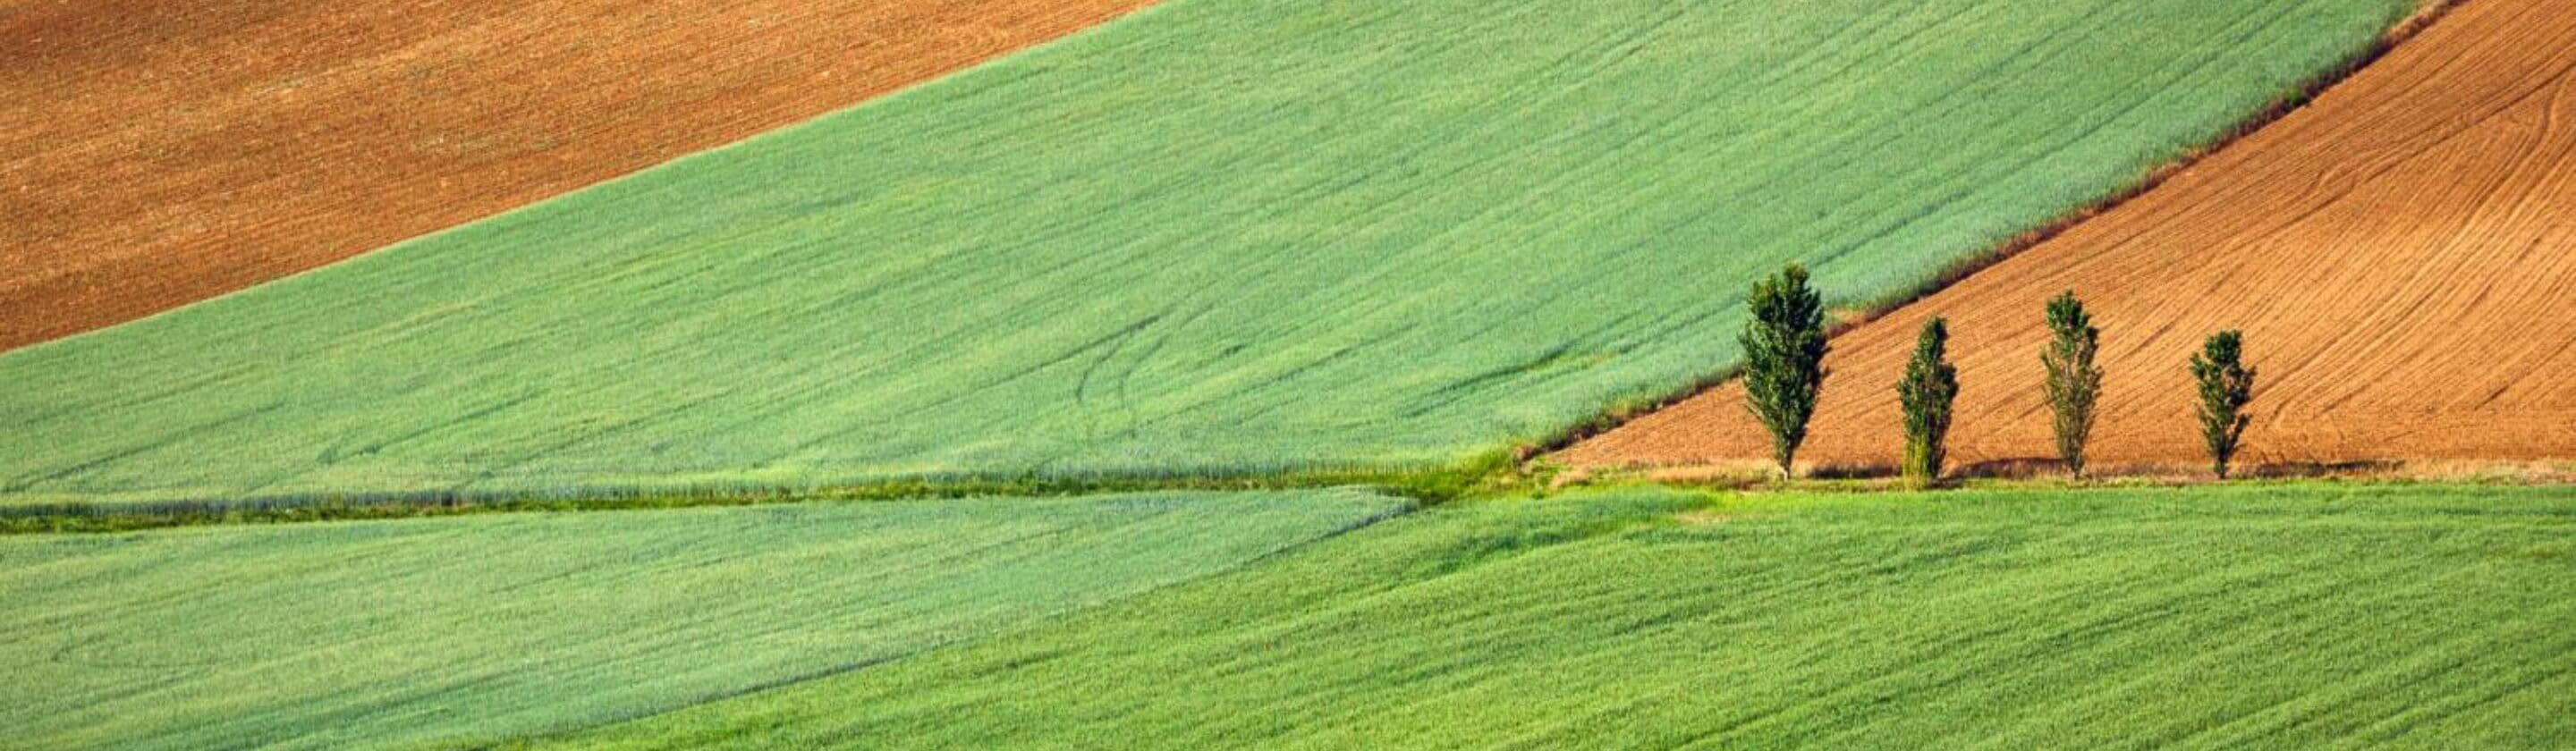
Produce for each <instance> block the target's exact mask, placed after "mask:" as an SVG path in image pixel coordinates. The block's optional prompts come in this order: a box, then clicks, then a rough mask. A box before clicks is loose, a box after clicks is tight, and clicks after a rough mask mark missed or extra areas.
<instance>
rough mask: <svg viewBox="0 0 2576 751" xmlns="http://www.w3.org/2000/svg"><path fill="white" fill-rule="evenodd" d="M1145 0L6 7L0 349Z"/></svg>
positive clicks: (780, 120) (759, 125)
mask: <svg viewBox="0 0 2576 751" xmlns="http://www.w3.org/2000/svg"><path fill="white" fill-rule="evenodd" d="M1149 2H1150V0H892V1H890V2H864V3H826V2H813V1H812V0H743V1H732V2H705V3H690V2H667V1H665V2H650V1H646V0H537V1H535V2H527V3H497V4H496V3H474V2H457V1H455V0H414V1H409V2H400V3H349V2H289V1H287V0H205V1H203V2H177V3H174V2H163V1H160V0H78V1H77V2H75V1H73V0H35V1H34V2H20V3H14V4H10V5H7V6H0V39H5V40H8V41H7V44H5V45H0V349H6V348H14V347H18V346H23V345H26V344H29V343H33V342H38V341H43V340H47V339H52V338H56V337H61V336H66V335H69V334H74V333H78V332H81V331H87V330H90V329H94V328H99V327H102V326H107V325H112V324H115V323H119V322H123V321H127V320H132V319H134V318H139V317H142V316H145V315H150V314H152V313H155V312H158V311H161V310H166V309H168V308H172V307H176V306H178V305H183V304H186V303H189V302H193V301H196V300H201V299H204V298H207V297H212V296H215V295H219V294H222V293H225V292H229V291H232V290H235V289H240V288H242V287H246V286H249V285H253V284H257V283H260V282H263V281H267V280H270V279H275V278H278V277H281V276H285V275H288V274H292V273H295V272H298V271H303V270H306V269H310V268H313V267H315V266H319V265H322V264H326V263H330V262H332V261H335V260H339V259H342V258H346V257H349V256H351V255H355V254H358V253H362V252H365V251H367V250H370V249H374V248H377V247H381V246H384V245H386V244H389V243H393V242H395V241H399V240H402V239H404V238H408V237H412V236H415V235H419V234H422V233H426V232H431V231H435V230H438V229H441V228H444V227H449V226H453V225H456V224H459V223H462V222H466V221H469V220H473V219H476V218H480V217H484V216H488V215H491V214H493V213H496V212H500V211H503V210H507V209H509V208H512V207H515V206H520V205H524V204H527V203H530V202H533V201H537V200H540V199H543V198H546V197H549V196H553V195H556V194H559V193H562V192H565V191H568V190H572V189H574V188H579V187H582V186H585V185H589V184H592V183H596V182H598V181H600V180H603V179H607V178H610V177H614V176H617V175H620V174H623V173H626V172H630V171H633V170H636V169H639V168H642V167H646V166H650V165H652V164H655V163H659V162H662V161H666V160H669V159H671V158H673V157H677V156H680V155H683V154H687V153H690V152H692V151H698V150H702V149H706V148H710V147H713V146H717V145H721V144H724V143H727V142H730V141H733V140H737V139H740V138H743V137H745V136H749V135H752V134H754V133H758V132H760V131H764V130H768V129H772V128H776V127H779V126H782V125H786V124H790V123H794V122H797V121H800V120H804V119H807V118H810V117H813V116H815V115H819V114H822V113H824V112H827V111H830V110H833V109H837V108H840V107H845V106H848V105H850V104H853V103H855V102H858V101H861V100H864V99H866V98H868V97H872V96H875V95H878V94H883V93H885V92H888V91H891V90H894V89H896V88H899V87H901V86H904V85H906V84H909V83H913V82H917V81H920V80H923V79H927V78H930V77H934V76H937V75H940V74H942V73H946V72H949V71H952V70H955V69H958V68H960V67H964V66H967V65H970V64H973V63H975V62H978V61H981V60H984V59H988V58H991V57H993V56H996V55H999V54H1003V53H1006V52H1010V51H1013V50H1016V49H1020V48H1023V47H1026V46H1029V45H1032V44H1036V43H1039V42H1043V41H1046V40H1048V39H1052V38H1055V37H1058V36H1061V35H1063V34H1066V33H1070V32H1072V31H1075V30H1078V29H1081V28H1083V27H1085V26H1088V25H1091V24H1095V23H1099V22H1102V21H1104V20H1107V19H1109V18H1112V17H1115V16H1117V15H1119V14H1121V13H1124V12H1127V11H1130V10H1133V9H1135V8H1138V7H1141V6H1143V5H1146V4H1148V3H1149Z"/></svg>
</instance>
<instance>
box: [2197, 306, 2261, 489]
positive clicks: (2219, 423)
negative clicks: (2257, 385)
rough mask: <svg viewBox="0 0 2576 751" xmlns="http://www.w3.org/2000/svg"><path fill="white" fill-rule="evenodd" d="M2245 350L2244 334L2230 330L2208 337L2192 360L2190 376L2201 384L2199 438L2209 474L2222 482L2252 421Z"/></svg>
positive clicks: (2251, 385) (2251, 387)
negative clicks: (2206, 454)
mask: <svg viewBox="0 0 2576 751" xmlns="http://www.w3.org/2000/svg"><path fill="white" fill-rule="evenodd" d="M2244 350H2245V336H2244V334H2242V333H2240V332H2238V331H2236V330H2235V329H2229V330H2226V331H2221V332H2218V333H2217V334H2215V335H2212V336H2210V337H2209V341H2208V342H2207V343H2205V344H2203V345H2201V350H2200V354H2197V355H2193V356H2192V358H2191V377H2192V380H2194V381H2198V382H2199V385H2200V436H2201V440H2202V441H2203V442H2205V443H2207V444H2208V446H2209V468H2210V471H2212V472H2215V473H2217V474H2218V479H2221V480H2224V479H2227V463H2228V462H2229V461H2230V460H2233V459H2235V458H2236V449H2237V447H2238V446H2239V445H2240V443H2239V442H2240V441H2242V440H2243V439H2244V438H2245V426H2246V425H2247V424H2249V423H2252V422H2253V421H2254V416H2253V415H2252V414H2251V413H2248V412H2246V411H2245V405H2246V404H2247V403H2249V402H2252V401H2254V369H2253V368H2249V367H2246V366H2245V360H2244V358H2245V351H2244Z"/></svg>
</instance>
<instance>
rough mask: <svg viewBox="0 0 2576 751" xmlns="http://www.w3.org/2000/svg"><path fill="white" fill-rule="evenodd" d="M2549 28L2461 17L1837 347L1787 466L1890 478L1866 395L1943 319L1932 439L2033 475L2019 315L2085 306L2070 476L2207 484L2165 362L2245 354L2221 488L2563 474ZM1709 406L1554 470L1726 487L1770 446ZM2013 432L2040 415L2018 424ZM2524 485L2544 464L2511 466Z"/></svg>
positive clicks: (2568, 446)
mask: <svg viewBox="0 0 2576 751" xmlns="http://www.w3.org/2000/svg"><path fill="white" fill-rule="evenodd" d="M2557 11H2558V9H2557V8H2556V7H2555V6H2553V5H2551V4H2548V3H2543V2H2528V1H2526V0H2479V1H2478V2H2472V3H2467V4H2464V5H2462V6H2461V7H2459V8H2457V9H2456V10H2452V11H2450V12H2448V13H2447V15H2445V16H2444V17H2443V18H2442V20H2441V21H2440V22H2439V23H2438V24H2435V25H2433V26H2431V27H2430V28H2429V29H2426V30H2425V31H2424V32H2423V33H2422V34H2421V35H2420V36H2417V37H2415V38H2414V39H2413V40H2411V41H2409V42H2407V43H2406V44H2405V45H2403V46H2402V47H2399V48H2397V49H2396V50H2395V51H2394V53H2393V54H2390V55H2388V56H2387V57H2385V58H2383V59H2381V60H2380V61H2379V62H2378V63H2376V64H2374V65H2372V66H2370V67H2369V68H2368V69H2366V70H2363V71H2361V72H2360V74H2359V75H2356V76H2353V77H2351V78H2350V79H2349V80H2348V81H2346V82H2345V83H2344V84H2343V85H2340V86H2338V87H2336V88H2335V89H2334V90H2333V91H2332V92H2330V93H2328V94H2327V95H2326V96H2324V97H2320V98H2318V99H2317V100H2316V102H2315V103H2314V104H2313V105H2312V106H2309V107H2306V108H2304V109H2302V110H2300V111H2299V112H2298V113H2297V114H2296V115H2293V116H2291V117H2289V118H2285V119H2284V120H2282V121H2281V122H2279V123H2277V124H2275V125H2273V126H2271V127H2268V128H2265V129H2263V130H2262V131H2260V132H2258V133H2254V134H2252V135H2251V136H2250V137H2248V138H2246V139H2244V140H2243V141H2241V142H2239V143H2237V144H2235V145H2233V146H2231V147H2230V148H2228V149H2227V150H2224V151H2221V152H2219V153H2217V154H2215V155H2213V156H2212V157H2211V158H2210V159H2208V160H2206V161H2204V162H2202V163H2200V164H2199V165H2198V166H2196V167H2195V168H2194V169H2193V170H2192V172H2191V174H2188V175H2183V176H2179V177H2177V178H2175V179H2174V180H2172V181H2171V182H2168V183H2166V184H2165V185H2164V186H2163V187H2161V188H2159V189H2158V190H2156V191H2154V192H2151V193H2148V194H2146V195H2143V196H2140V197H2139V198H2138V199H2136V200H2134V201H2131V202H2129V203H2126V204H2124V205H2122V206H2120V207H2119V208H2118V209H2116V210H2113V211H2109V212H2106V213H2104V214H2102V215H2101V216H2100V217H2098V218H2096V219H2094V220H2092V221H2089V222H2087V223H2085V224H2083V225H2081V226H2078V227H2076V228H2074V229H2073V230H2072V231H2069V232H2067V233H2066V234H2065V235H2063V236H2061V237H2059V238H2056V239H2053V240H2051V241H2049V242H2048V243H2045V244H2043V245H2041V246H2039V247H2036V248H2033V249H2031V250H2030V252H2028V253H2026V254H2023V255H2020V256H2017V257H2015V258H2013V259H2012V260H2010V261H2007V262H2004V263H2002V264H1999V265H1996V266H1994V267H1992V268H1991V269H1989V270H1987V271H1985V272H1983V273H1980V274H1979V275H1977V276H1974V277H1970V278H1968V279H1966V280H1964V281H1962V282H1961V283H1959V284H1957V285H1955V286H1953V287H1950V288H1947V289H1945V290H1943V291H1941V292H1940V293H1939V294H1937V295H1933V296H1930V297H1927V298H1925V299H1924V300H1922V301H1920V302H1917V303H1915V304H1912V305H1909V306H1907V307H1906V308H1905V309H1903V310H1899V311H1896V312H1895V313H1893V314H1891V315H1889V316H1888V317H1886V318H1884V319H1882V320H1879V321H1875V322H1872V323H1870V324H1868V325H1864V326H1860V327H1858V328H1855V329H1853V330H1852V331H1850V332H1847V333H1846V334H1845V335H1843V336H1841V337H1839V338H1837V339H1836V347H1837V351H1836V352H1835V354H1834V355H1833V356H1832V357H1830V358H1828V363H1827V365H1828V367H1830V368H1832V369H1833V370H1834V371H1835V373H1836V376H1835V378H1836V379H1837V381H1838V382H1841V383H1845V384H1856V385H1846V386H1833V385H1829V386H1828V388H1827V389H1826V394H1825V398H1824V399H1823V401H1822V402H1821V403H1820V404H1819V408H1818V412H1817V416H1816V420H1815V423H1814V424H1813V426H1812V427H1811V431H1810V433H1809V436H1810V440H1809V443H1808V445H1807V447H1806V449H1804V450H1802V451H1801V456H1802V457H1806V458H1809V459H1811V460H1813V461H1814V462H1815V463H1817V465H1818V466H1820V467H1825V468H1827V471H1833V472H1870V471H1886V468H1887V467H1888V466H1889V465H1890V464H1892V459H1893V457H1894V456H1896V455H1897V451H1898V450H1897V432H1896V431H1895V430H1894V427H1893V426H1895V425H1897V424H1898V410H1897V407H1896V404H1895V399H1894V397H1893V395H1892V394H1891V393H1890V392H1888V391H1886V390H1885V389H1883V388H1882V387H1880V384H1886V383H1893V382H1894V381H1895V380H1896V379H1897V377H1898V376H1897V374H1898V373H1899V372H1900V371H1901V369H1902V368H1903V367H1904V362H1905V360H1906V358H1907V356H1908V353H1909V352H1910V349H1911V343H1912V339H1913V336H1914V332H1915V330H1916V328H1917V327H1918V326H1919V325H1920V324H1921V322H1922V321H1923V320H1924V319H1925V318H1927V317H1929V316H1931V315H1935V314H1938V315H1943V316H1945V317H1947V318H1948V319H1949V324H1950V327H1951V331H1952V334H1953V344H1952V350H1951V353H1952V354H1951V356H1952V359H1953V361H1954V362H1956V363H1957V364H1958V365H1959V367H1960V377H1961V379H1962V382H1963V383H1964V384H1966V385H1967V388H1965V389H1964V390H1963V392H1962V397H1961V400H1960V402H1959V404H1958V408H1957V409H1958V412H1957V413H1956V418H1955V419H1956V422H1955V423H1954V429H1953V432H1952V433H1951V439H1950V440H1951V445H1952V447H1953V450H1952V453H1953V455H1954V456H1956V457H1957V458H1958V459H1959V460H1960V462H1961V464H1962V465H1964V466H1963V471H1965V472H1969V473H2007V474H2009V473H2021V472H2032V471H2051V470H2053V469H2054V468H2055V467H2054V464H2055V462H2054V459H2053V457H2054V454H2055V452H2054V450H2053V444H2052V441H2051V436H2050V435H2049V434H2048V432H2047V431H2048V428H2047V420H2046V418H2045V416H2044V415H2045V408H2044V405H2043V398H2042V396H2041V388H2040V383H2039V378H2038V376H2039V369H2038V368H2037V367H2036V366H2035V357H2036V352H2037V351H2038V350H2039V348H2040V346H2041V344H2042V342H2043V341H2044V340H2045V337H2046V333H2045V331H2044V330H2042V327H2041V326H2040V325H2039V319H2040V316H2039V315H2038V312H2039V310H2040V308H2041V307H2042V306H2043V304H2044V302H2043V301H2044V299H2045V298H2046V297H2048V296H2050V295H2054V294H2056V293H2057V292H2058V291H2059V290H2068V289H2071V290H2074V291H2075V292H2077V293H2078V294H2079V295H2082V296H2083V297H2084V298H2085V299H2086V301H2087V304H2088V307H2089V308H2090V309H2091V310H2092V311H2093V315H2094V320H2095V321H2096V323H2097V324H2098V325H2099V326H2100V327H2101V328H2102V330H2103V343H2104V350H2103V351H2104V354H2105V357H2104V360H2103V365H2104V367H2105V369H2106V371H2107V372H2108V376H2107V379H2106V381H2105V386H2104V388H2105V391H2104V393H2105V395H2106V396H2105V397H2104V402H2103V405H2102V407H2101V410H2102V411H2101V416H2100V417H2099V421H2100V422H2099V425H2098V426H2097V428H2096V430H2095V433H2094V440H2093V441H2092V442H2091V447H2090V448H2089V449H2088V454H2089V455H2090V456H2092V457H2094V458H2095V459H2096V460H2097V462H2100V463H2103V465H2104V466H2107V467H2112V468H2114V471H2131V470H2143V471H2154V472H2172V471H2177V469H2178V468H2189V469H2190V470H2194V471H2205V468H2206V463H2205V461H2204V450H2203V447H2202V445H2201V444H2200V443H2199V440H2198V433H2197V426H2196V425H2195V424H2193V422H2192V420H2191V415H2192V414H2193V407H2192V404H2191V393H2192V392H2191V389H2192V386H2191V384H2190V382H2189V380H2188V374H2187V371H2186V369H2185V368H2184V367H2183V364H2184V363H2185V362H2186V359H2187V357H2188V356H2189V355H2190V354H2191V353H2192V352H2194V351H2195V350H2196V349H2197V348H2198V346H2199V344H2200V341H2201V337H2204V336H2206V335H2208V334H2209V333H2211V332H2214V331H2218V330H2221V329H2240V330H2242V331H2244V333H2245V335H2246V341H2247V352H2248V355H2249V358H2250V362H2251V364H2252V365H2253V366H2255V367H2256V368H2257V369H2258V370H2259V371H2260V372H2261V373H2262V377H2261V378H2260V379H2258V383H2257V390H2256V395H2255V401H2254V403H2253V405H2252V408H2253V412H2254V417H2255V421H2254V423H2253V424H2252V427H2251V429H2250V430H2249V431H2248V432H2247V434H2246V441H2247V442H2246V445H2245V453H2244V455H2243V456H2242V457H2240V458H2241V459H2242V461H2241V464H2243V465H2245V466H2248V467H2249V468H2252V469H2256V470H2258V471H2281V472H2313V471H2357V472H2365V473H2389V472H2432V473H2447V472H2458V471H2461V470H2462V469H2463V468H2465V467H2470V466H2473V465H2478V464H2486V465H2489V466H2491V467H2496V468H2502V469H2511V468H2513V467H2514V465H2518V464H2529V463H2543V464H2544V465H2545V463H2547V462H2551V461H2563V460H2566V459H2569V458H2576V377H2571V376H2570V375H2569V373H2571V372H2576V338H2571V335H2570V334H2569V333H2568V329H2566V328H2565V327H2563V326H2549V325H2535V324H2536V323H2540V322H2549V321H2555V320H2559V319H2563V318H2565V313H2566V310H2565V307H2566V306H2565V304H2564V303H2563V302H2562V301H2564V300H2567V299H2571V297H2576V262H2570V261H2569V259H2570V258H2571V256H2569V255H2567V254H2565V253H2559V252H2554V251H2553V249H2556V248H2563V247H2566V246H2567V245H2568V244H2569V242H2570V239H2569V238H2568V236H2567V230H2566V228H2565V227H2564V226H2563V223H2562V222H2558V221H2556V220H2554V219H2553V217H2555V216H2558V215H2561V214H2563V213H2564V211H2563V209H2562V208H2561V207H2564V206H2567V205H2570V203H2571V201H2576V189H2571V187H2570V185H2569V183H2568V182H2567V181H2566V180H2565V179H2564V178H2563V175H2566V174H2568V173H2569V170H2570V169H2571V168H2576V134H2571V131H2569V130H2568V129H2566V128H2564V127H2560V126H2559V125H2558V123H2562V122H2565V121H2566V120H2568V119H2569V118H2570V117H2571V116H2576V110H2571V108H2570V105H2569V102H2571V101H2576V96H2571V92H2576V89H2571V84H2570V77H2571V75H2576V54H2569V50H2571V49H2576V24H2571V23H2568V22H2567V21H2566V20H2565V16H2564V15H2563V14H2561V13H2558V12H2557ZM1741 404H1742V394H1741V390H1740V388H1737V387H1734V386H1732V385H1730V386H1728V387H1727V388H1725V389H1723V390H1720V391H1715V392H1710V393H1709V394H1706V395H1704V396H1700V397H1698V398H1695V399H1693V400H1690V401H1687V402H1684V403H1682V404H1680V405H1678V406H1676V407H1674V408H1673V409H1671V410H1669V411H1666V412H1660V413H1657V414H1656V415H1653V416H1651V417H1648V418H1645V419H1641V420H1638V421H1636V422H1634V423H1632V424H1631V426H1630V427H1628V428H1624V429H1622V430H1620V431H1616V432H1611V433H1608V434H1605V435H1602V436H1599V437H1598V438H1594V439H1592V440H1591V441H1589V442H1587V443H1585V444H1583V445H1580V446H1577V447H1575V448H1573V449H1571V450H1568V451H1566V452H1565V453H1564V454H1561V455H1560V456H1561V457H1562V458H1563V459H1564V460H1565V461H1567V462H1570V463H1573V464H1576V465H1581V466H1587V467H1599V468H1613V467H1619V466H1623V465H1633V466H1666V467H1671V466H1680V465H1705V466H1702V467H1701V468H1700V469H1695V470H1691V471H1704V470H1718V469H1721V468H1726V467H1729V466H1730V465H1741V464H1745V463H1749V460H1752V459H1754V458H1756V457H1760V456H1763V455H1766V454H1767V453H1768V447H1767V446H1765V445H1762V444H1761V443H1760V441H1759V440H1758V438H1757V436H1758V435H1759V434H1760V433H1761V431H1760V429H1759V428H1758V427H1756V426H1755V425H1754V424H1753V423H1752V421H1751V420H1749V419H1743V418H1741V417H1740V416H1741V415H1742V414H1743V410H1742V408H1741V406H1740V405H1741ZM2035 416H2036V417H2035ZM2528 469H2536V470H2538V471H2540V472H2543V473H2546V472H2548V471H2549V470H2548V469H2547V468H2546V466H2539V467H2528Z"/></svg>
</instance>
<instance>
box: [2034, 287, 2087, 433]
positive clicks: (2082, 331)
mask: <svg viewBox="0 0 2576 751" xmlns="http://www.w3.org/2000/svg"><path fill="white" fill-rule="evenodd" d="M2048 330H2049V332H2050V334H2051V337H2050V340H2049V343H2048V349H2047V350H2045V351H2043V352H2041V353H2040V354H2039V361H2040V364H2042V365H2045V366H2047V367H2048V381H2047V384H2046V391H2047V394H2048V408H2049V411H2050V412H2052V413H2053V414H2054V415H2055V416H2056V420H2055V427H2056V429H2057V456H2058V458H2061V459H2064V460H2066V470H2067V472H2069V473H2072V474H2073V475H2074V476H2076V477H2083V476H2084V441H2085V440H2086V439H2087V438H2090V437H2091V436H2092V435H2093V403H2094V401H2095V400H2096V399H2097V398H2098V397H2100V396H2101V395H2102V369H2101V368H2100V367H2098V366H2096V365H2094V364H2093V355H2094V353H2095V352H2096V351H2098V350H2100V349H2101V346H2102V330H2101V329H2097V328H2094V327H2093V316H2092V315H2091V314H2089V313H2086V312H2084V303H2081V302H2077V301H2076V299H2075V291H2074V290H2067V291H2066V292H2065V293H2063V294H2060V295H2058V296H2057V297H2056V298H2055V299H2052V300H2049V301H2048Z"/></svg>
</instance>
